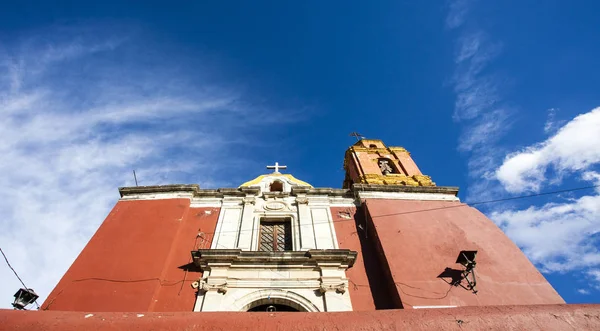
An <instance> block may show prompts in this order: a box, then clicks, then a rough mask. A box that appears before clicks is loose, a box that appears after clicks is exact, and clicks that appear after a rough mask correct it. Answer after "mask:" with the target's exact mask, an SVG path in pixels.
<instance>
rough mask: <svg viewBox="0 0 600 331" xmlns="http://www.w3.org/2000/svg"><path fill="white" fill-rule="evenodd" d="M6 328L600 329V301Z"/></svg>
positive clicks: (109, 319)
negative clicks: (594, 303)
mask: <svg viewBox="0 0 600 331" xmlns="http://www.w3.org/2000/svg"><path fill="white" fill-rule="evenodd" d="M0 325H2V329H3V330H46V331H54V330H60V331H69V330H131V331H133V330H171V331H173V330H196V331H201V330H214V329H219V330H236V331H244V330H256V329H261V330H263V331H273V330H325V329H327V330H334V329H335V330H347V331H353V330H382V329H385V330H457V331H460V330H544V331H547V330H560V331H565V330H600V305H589V304H588V305H574V304H568V305H567V304H559V305H530V306H481V307H461V308H438V309H435V307H431V308H430V309H387V310H378V311H352V312H334V313H301V312H298V313H296V312H293V313H288V312H276V313H244V312H215V313H213V312H201V313H197V312H146V311H144V312H88V311H81V312H80V311H77V312H75V311H18V310H9V309H0Z"/></svg>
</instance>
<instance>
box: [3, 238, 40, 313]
mask: <svg viewBox="0 0 600 331" xmlns="http://www.w3.org/2000/svg"><path fill="white" fill-rule="evenodd" d="M0 253H2V256H4V261H6V264H7V265H8V267H9V268H10V270H12V272H13V273H14V274H15V276H17V279H19V281H20V282H21V284H23V287H24V288H26V289H29V287H27V285H25V283H24V282H23V280H22V279H21V277H19V274H18V273H17V271H16V270H15V269H14V268H13V267H12V266H11V265H10V262H8V258H7V257H6V254H4V251H3V250H2V248H0ZM34 303H35V305H36V306H37V308H38V309H40V305H39V304H38V303H37V299H36V300H35V301H34Z"/></svg>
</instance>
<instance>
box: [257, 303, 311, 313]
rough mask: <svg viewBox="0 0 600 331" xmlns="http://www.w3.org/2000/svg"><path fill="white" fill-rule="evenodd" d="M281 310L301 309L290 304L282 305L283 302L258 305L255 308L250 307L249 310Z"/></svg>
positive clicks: (270, 311) (269, 311)
mask: <svg viewBox="0 0 600 331" xmlns="http://www.w3.org/2000/svg"><path fill="white" fill-rule="evenodd" d="M279 311H287V312H293V311H299V310H298V309H296V308H294V307H290V306H288V305H281V304H274V305H270V304H266V305H260V306H256V307H254V308H250V309H248V312H267V313H273V312H279Z"/></svg>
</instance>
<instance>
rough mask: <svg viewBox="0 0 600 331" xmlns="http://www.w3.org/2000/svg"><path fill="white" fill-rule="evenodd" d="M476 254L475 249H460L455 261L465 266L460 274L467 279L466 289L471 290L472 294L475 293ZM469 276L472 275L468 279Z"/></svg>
mask: <svg viewBox="0 0 600 331" xmlns="http://www.w3.org/2000/svg"><path fill="white" fill-rule="evenodd" d="M476 255H477V251H460V253H458V257H457V258H456V263H459V264H462V265H463V266H464V267H465V270H464V271H463V272H462V276H463V278H464V279H465V280H466V281H467V284H468V285H467V289H468V290H471V291H473V293H474V294H477V289H475V286H476V285H477V279H475V266H476V265H477V263H476V262H475V256H476ZM469 276H472V277H471V279H469Z"/></svg>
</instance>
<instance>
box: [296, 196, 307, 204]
mask: <svg viewBox="0 0 600 331" xmlns="http://www.w3.org/2000/svg"><path fill="white" fill-rule="evenodd" d="M296 203H298V204H306V203H308V198H304V197H302V198H296Z"/></svg>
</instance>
